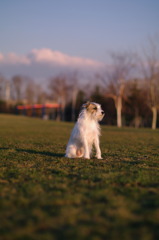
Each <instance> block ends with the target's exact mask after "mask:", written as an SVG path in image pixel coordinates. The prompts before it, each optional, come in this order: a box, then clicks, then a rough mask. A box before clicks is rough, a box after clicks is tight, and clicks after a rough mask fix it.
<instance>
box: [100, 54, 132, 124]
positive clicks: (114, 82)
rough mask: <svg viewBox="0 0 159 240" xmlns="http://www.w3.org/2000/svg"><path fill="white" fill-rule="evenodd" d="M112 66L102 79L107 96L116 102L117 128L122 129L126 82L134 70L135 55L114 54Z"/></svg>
mask: <svg viewBox="0 0 159 240" xmlns="http://www.w3.org/2000/svg"><path fill="white" fill-rule="evenodd" d="M111 60H112V61H111V66H110V68H109V69H108V70H107V71H106V76H103V77H102V80H103V82H104V84H105V85H106V96H107V97H110V98H112V99H113V100H114V103H115V108H116V112H117V126H118V127H122V107H123V103H122V101H123V98H124V91H125V87H126V81H127V80H128V79H129V77H130V73H131V72H132V69H133V68H134V66H135V64H134V61H133V60H134V55H133V54H128V53H112V54H111Z"/></svg>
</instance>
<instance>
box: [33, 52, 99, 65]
mask: <svg viewBox="0 0 159 240" xmlns="http://www.w3.org/2000/svg"><path fill="white" fill-rule="evenodd" d="M30 56H31V57H32V58H33V60H34V61H35V62H43V63H51V64H58V65H62V66H83V67H84V66H87V67H98V66H101V65H102V63H100V62H97V61H94V60H92V59H87V58H80V57H72V56H69V55H67V54H64V53H61V52H59V51H53V50H51V49H48V48H43V49H33V50H32V51H31V55H30Z"/></svg>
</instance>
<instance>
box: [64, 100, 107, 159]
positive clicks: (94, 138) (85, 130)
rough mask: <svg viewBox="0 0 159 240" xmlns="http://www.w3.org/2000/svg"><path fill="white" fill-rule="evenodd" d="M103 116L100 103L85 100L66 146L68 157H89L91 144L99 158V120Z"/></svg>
mask: <svg viewBox="0 0 159 240" xmlns="http://www.w3.org/2000/svg"><path fill="white" fill-rule="evenodd" d="M103 117H104V111H103V110H102V109H101V105H100V104H98V103H94V102H87V103H85V104H83V105H82V111H81V112H80V114H79V117H78V120H77V123H76V124H75V126H74V128H73V131H72V133H71V137H70V139H69V142H68V144H67V148H66V155H65V156H66V157H68V158H80V157H83V158H87V159H90V156H91V151H92V147H93V144H94V146H95V149H96V157H97V158H98V159H102V158H101V150H100V147H99V136H100V126H99V123H98V122H99V121H101V120H102V119H103Z"/></svg>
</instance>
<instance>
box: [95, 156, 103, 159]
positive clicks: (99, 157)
mask: <svg viewBox="0 0 159 240" xmlns="http://www.w3.org/2000/svg"><path fill="white" fill-rule="evenodd" d="M95 157H96V158H97V159H103V158H102V157H101V156H95Z"/></svg>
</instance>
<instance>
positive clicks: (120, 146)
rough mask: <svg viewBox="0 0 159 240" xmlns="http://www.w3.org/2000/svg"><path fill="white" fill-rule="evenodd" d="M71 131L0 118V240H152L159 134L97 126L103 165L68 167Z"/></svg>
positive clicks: (158, 202) (158, 210) (158, 235)
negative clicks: (67, 146) (67, 155)
mask: <svg viewBox="0 0 159 240" xmlns="http://www.w3.org/2000/svg"><path fill="white" fill-rule="evenodd" d="M72 126H73V125H72V124H70V123H57V122H53V121H42V120H40V119H31V118H25V117H17V116H9V115H8V116H7V115H0V239H1V240H54V239H60V240H63V239H64V240H80V239H85V240H90V239H91V240H100V239H104V240H107V239H108V240H112V239H113V240H127V239H128V240H129V239H130V240H131V239H135V240H138V239H140V240H153V239H155V240H157V239H159V131H158V130H156V131H152V130H150V129H139V130H136V129H132V128H124V129H117V128H115V127H105V126H103V127H102V137H101V149H102V156H103V159H102V160H97V159H95V158H93V159H91V160H85V159H67V158H65V157H64V151H65V147H66V144H67V141H68V138H69V135H70V131H71V129H72Z"/></svg>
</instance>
